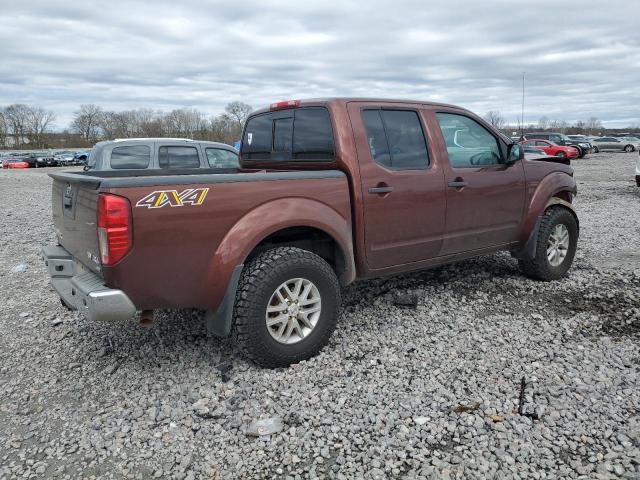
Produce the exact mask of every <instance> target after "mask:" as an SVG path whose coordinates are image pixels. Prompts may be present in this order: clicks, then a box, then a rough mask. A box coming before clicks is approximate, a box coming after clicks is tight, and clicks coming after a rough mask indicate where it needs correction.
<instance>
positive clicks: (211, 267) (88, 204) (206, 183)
mask: <svg viewBox="0 0 640 480" xmlns="http://www.w3.org/2000/svg"><path fill="white" fill-rule="evenodd" d="M50 176H51V177H52V178H53V189H52V191H53V199H52V201H53V219H54V225H55V229H56V233H57V235H58V242H59V244H60V245H61V246H62V247H63V248H64V249H66V250H67V251H68V252H69V253H70V254H71V255H72V256H73V258H74V261H75V262H79V263H80V264H82V269H88V270H90V271H91V272H93V273H94V274H96V275H98V276H99V277H100V278H102V279H104V282H105V285H106V286H108V287H109V288H116V289H121V290H123V291H126V292H127V294H128V295H129V297H130V299H131V300H132V301H133V303H134V304H135V306H136V308H137V309H138V310H143V309H150V308H204V309H211V308H215V307H217V304H218V303H219V301H220V299H221V298H222V296H223V294H224V288H225V287H226V285H227V283H228V281H229V276H230V275H231V274H232V271H233V269H234V268H236V267H237V265H234V264H231V263H233V260H232V259H233V258H237V257H235V255H236V254H237V253H238V252H235V251H233V250H234V249H240V248H242V249H249V251H250V249H252V248H254V247H255V245H256V244H257V243H258V242H259V241H260V240H262V239H263V238H264V237H262V238H256V239H253V238H251V237H250V235H253V234H254V233H253V232H251V233H250V232H249V230H251V229H249V228H247V225H251V226H252V227H255V226H259V225H261V224H264V228H262V229H260V228H258V229H255V231H256V232H260V235H265V234H266V235H268V234H269V233H270V232H275V231H278V230H279V229H283V228H287V227H288V226H289V225H287V221H286V218H287V217H291V215H290V214H291V212H296V215H295V216H298V217H299V218H300V219H303V220H304V221H305V223H306V224H307V225H308V226H309V227H314V226H319V225H320V221H323V222H326V221H327V220H326V219H324V218H322V217H323V216H326V215H329V216H331V215H334V216H335V217H336V218H339V220H338V221H335V220H333V222H334V223H336V224H339V225H336V227H335V228H336V229H340V230H343V231H346V232H347V233H348V235H349V238H350V235H351V206H350V196H349V188H348V184H347V178H346V175H345V174H344V173H343V172H341V171H338V170H305V171H265V170H255V171H249V172H242V171H235V170H232V171H220V170H219V169H212V170H211V171H203V170H201V169H200V170H197V171H195V172H194V171H193V170H188V171H184V170H183V171H164V172H156V171H140V172H135V173H133V172H132V171H102V172H92V171H87V172H64V173H52V174H50ZM190 191H197V192H198V193H202V192H205V191H206V193H205V194H204V195H203V196H202V202H201V203H200V204H189V203H188V202H186V201H185V203H184V204H183V205H179V204H178V203H180V202H179V201H177V202H176V204H165V205H161V206H160V207H156V206H153V205H152V204H151V203H149V202H148V201H147V200H145V199H149V198H156V197H157V196H158V195H164V194H167V195H169V198H173V199H178V198H179V196H180V195H183V196H184V195H188V194H189V192H190ZM163 192H164V193H163ZM172 192H173V193H172ZM185 192H186V193H185ZM101 193H108V194H112V195H117V196H120V197H124V198H126V199H128V200H129V202H130V205H131V220H132V233H131V235H132V244H133V245H132V248H131V250H130V251H129V252H128V253H127V254H126V256H125V257H124V258H123V259H122V260H120V261H119V262H118V263H117V264H115V265H113V266H109V267H107V266H102V265H101V263H100V251H99V244H98V238H97V225H96V209H97V199H98V195H99V194H101ZM154 205H155V204H154ZM265 229H266V230H265ZM231 238H235V239H236V240H235V241H230V240H229V239H231ZM240 238H241V241H240V240H238V239H240ZM349 247H350V246H349ZM225 261H227V262H230V263H225Z"/></svg>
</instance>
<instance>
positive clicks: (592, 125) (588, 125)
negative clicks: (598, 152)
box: [584, 117, 602, 135]
mask: <svg viewBox="0 0 640 480" xmlns="http://www.w3.org/2000/svg"><path fill="white" fill-rule="evenodd" d="M584 128H585V130H586V132H587V135H593V134H594V133H597V132H600V131H601V130H602V122H601V121H600V120H598V118H597V117H589V119H588V120H587V121H586V122H585V125H584Z"/></svg>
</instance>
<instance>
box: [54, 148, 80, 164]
mask: <svg viewBox="0 0 640 480" xmlns="http://www.w3.org/2000/svg"><path fill="white" fill-rule="evenodd" d="M53 158H54V160H55V161H56V162H57V163H58V165H60V166H63V167H67V166H69V165H74V158H75V153H74V152H71V151H62V152H57V153H56V154H55V155H54V156H53Z"/></svg>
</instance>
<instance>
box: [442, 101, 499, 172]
mask: <svg viewBox="0 0 640 480" xmlns="http://www.w3.org/2000/svg"><path fill="white" fill-rule="evenodd" d="M436 117H437V119H438V123H439V125H440V130H441V131H442V136H443V137H444V141H445V144H446V146H447V154H448V156H449V163H450V164H451V166H452V167H454V168H472V167H478V166H484V165H496V164H499V163H501V162H502V154H501V152H500V146H499V144H498V139H497V138H496V137H494V136H493V135H492V134H491V133H489V131H488V130H487V129H485V128H484V127H483V126H482V125H481V124H479V123H478V122H476V121H475V120H473V119H471V118H469V117H465V116H464V115H458V114H454V113H437V114H436Z"/></svg>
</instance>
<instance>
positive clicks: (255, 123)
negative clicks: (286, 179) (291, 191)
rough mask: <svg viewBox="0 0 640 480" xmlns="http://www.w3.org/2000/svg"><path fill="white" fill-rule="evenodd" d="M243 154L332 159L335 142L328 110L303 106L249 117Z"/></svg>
mask: <svg viewBox="0 0 640 480" xmlns="http://www.w3.org/2000/svg"><path fill="white" fill-rule="evenodd" d="M241 155H242V158H243V159H248V160H265V161H281V162H298V161H314V160H315V161H333V159H334V156H335V146H334V141H333V129H332V127H331V119H330V118H329V112H328V110H327V109H326V108H324V107H303V108H296V109H288V110H277V111H274V112H268V113H263V114H260V115H256V116H255V117H252V118H250V119H249V121H248V122H247V126H246V128H245V131H244V135H243V138H242V148H241Z"/></svg>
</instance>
